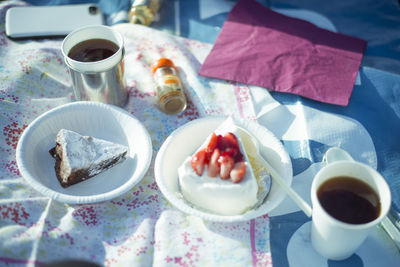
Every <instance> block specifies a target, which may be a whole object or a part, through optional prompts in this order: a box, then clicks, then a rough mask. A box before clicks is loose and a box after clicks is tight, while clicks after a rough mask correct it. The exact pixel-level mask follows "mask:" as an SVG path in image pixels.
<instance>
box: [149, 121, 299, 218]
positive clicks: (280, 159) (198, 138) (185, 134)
mask: <svg viewBox="0 0 400 267" xmlns="http://www.w3.org/2000/svg"><path fill="white" fill-rule="evenodd" d="M225 119H226V117H206V118H202V119H197V120H194V121H191V122H189V123H187V124H185V125H183V126H181V127H180V128H178V129H177V130H175V131H174V132H172V134H171V135H170V136H169V137H168V138H167V139H166V140H165V142H164V143H163V145H162V146H161V148H160V150H159V152H158V154H157V157H156V160H155V167H154V172H155V179H156V182H157V185H158V187H159V188H160V190H161V192H162V193H163V194H164V196H165V198H166V199H167V200H168V201H169V202H171V203H172V204H173V205H174V206H175V207H176V208H178V209H179V210H181V211H183V212H185V213H187V214H191V215H196V216H199V217H201V218H203V219H206V220H210V221H219V222H235V221H245V220H250V219H253V218H256V217H258V216H261V215H264V214H266V213H268V212H270V211H271V210H272V209H274V208H275V207H277V206H278V204H279V203H280V202H281V201H282V200H283V199H284V198H285V192H284V191H283V190H282V189H281V188H280V187H279V186H278V185H277V184H276V183H274V181H273V180H272V187H271V191H270V192H269V195H268V197H267V199H266V201H265V202H264V204H262V205H261V206H260V207H258V208H257V209H253V210H249V211H248V212H246V213H244V214H242V215H234V216H225V215H217V214H213V213H211V212H210V213H208V212H205V211H202V210H198V209H196V208H195V207H193V206H192V205H190V204H188V203H187V202H186V201H185V200H184V199H182V196H181V193H180V190H179V184H178V167H179V166H180V165H181V164H182V162H183V161H184V160H185V158H186V157H188V156H190V155H191V154H192V153H193V152H194V151H195V150H196V149H197V148H198V147H199V146H200V145H201V144H202V143H203V142H204V140H205V139H206V138H207V136H208V135H209V134H210V133H212V132H213V131H214V130H215V129H216V128H217V127H218V126H219V125H220V124H221V123H222V122H223V121H224V120H225ZM238 126H240V127H243V128H245V129H247V130H248V131H249V132H250V133H252V134H253V135H254V136H255V137H256V138H257V139H258V140H259V141H260V145H261V146H260V150H261V153H262V156H263V157H264V158H265V159H267V160H268V161H269V163H270V164H271V165H272V166H273V167H274V168H275V169H276V171H277V172H278V173H279V174H280V175H281V176H282V177H283V178H284V179H285V181H286V182H287V183H288V184H291V182H292V177H293V173H292V163H291V161H290V157H289V155H288V153H287V152H286V150H285V149H284V147H283V145H282V143H281V142H280V141H279V139H277V138H276V137H275V136H274V134H272V133H271V132H270V131H269V130H267V129H266V128H265V127H263V126H261V125H259V124H258V123H255V122H252V121H239V122H238Z"/></svg>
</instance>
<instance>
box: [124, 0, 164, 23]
mask: <svg viewBox="0 0 400 267" xmlns="http://www.w3.org/2000/svg"><path fill="white" fill-rule="evenodd" d="M161 3H162V0H135V1H133V3H132V6H131V9H130V10H129V22H131V23H133V24H142V25H145V26H148V25H150V24H151V23H152V22H153V20H154V18H155V16H156V14H157V12H158V10H159V8H160V6H161Z"/></svg>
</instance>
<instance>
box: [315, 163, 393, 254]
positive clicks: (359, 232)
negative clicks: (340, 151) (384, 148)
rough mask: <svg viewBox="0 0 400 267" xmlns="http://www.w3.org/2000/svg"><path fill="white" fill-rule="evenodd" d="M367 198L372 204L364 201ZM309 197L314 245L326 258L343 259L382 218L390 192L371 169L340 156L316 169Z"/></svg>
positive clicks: (354, 249)
mask: <svg viewBox="0 0 400 267" xmlns="http://www.w3.org/2000/svg"><path fill="white" fill-rule="evenodd" d="M352 179H355V180H352ZM360 181H361V182H360ZM346 191H350V192H348V193H346ZM349 193H350V195H349ZM324 194H325V195H324ZM367 200H368V202H369V203H370V204H373V205H369V204H368V205H367V202H365V201H367ZM311 201H312V204H313V213H312V228H311V242H312V245H313V247H314V249H315V250H316V251H317V252H318V253H319V254H320V255H322V256H324V257H326V258H328V259H331V260H344V259H346V258H348V257H350V256H351V255H352V254H353V253H354V252H355V251H356V250H357V249H358V248H359V246H360V245H361V244H362V243H363V242H364V240H365V239H366V238H367V236H368V234H369V232H370V231H371V230H372V229H373V228H374V227H375V226H376V225H377V224H379V223H380V222H381V221H382V220H383V219H384V217H385V216H386V214H387V213H388V210H389V208H390V205H391V194H390V189H389V186H388V184H387V183H386V181H385V179H384V178H383V177H382V176H381V175H380V174H379V173H378V172H377V171H376V170H375V169H373V168H371V167H370V166H368V165H366V164H363V163H360V162H356V161H353V160H340V161H336V162H333V163H329V164H327V165H326V166H325V167H323V168H322V169H321V170H320V171H319V172H318V173H317V175H316V176H315V178H314V180H313V183H312V186H311ZM376 203H377V204H376ZM343 207H345V208H343ZM372 207H373V208H372ZM371 208H372V209H371ZM360 211H363V212H360Z"/></svg>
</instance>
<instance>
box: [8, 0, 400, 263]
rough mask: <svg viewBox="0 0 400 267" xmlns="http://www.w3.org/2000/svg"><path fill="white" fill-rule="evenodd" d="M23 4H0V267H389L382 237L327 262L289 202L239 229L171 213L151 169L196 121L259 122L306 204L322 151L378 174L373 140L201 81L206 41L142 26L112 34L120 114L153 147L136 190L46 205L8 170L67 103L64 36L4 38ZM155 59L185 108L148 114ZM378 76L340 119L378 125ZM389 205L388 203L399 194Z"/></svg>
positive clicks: (321, 115)
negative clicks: (76, 266)
mask: <svg viewBox="0 0 400 267" xmlns="http://www.w3.org/2000/svg"><path fill="white" fill-rule="evenodd" d="M182 3H186V2H183V1H182ZM23 4H24V3H23V2H20V1H7V2H2V3H0V92H1V94H0V131H1V134H2V138H0V166H1V168H0V266H41V265H45V264H48V263H52V262H55V261H59V260H62V259H84V260H87V261H90V262H94V263H97V264H99V265H101V266H152V265H154V266H295V267H296V266H316V267H317V266H318V267H320V266H333V265H335V266H395V265H396V264H397V263H398V262H400V253H399V252H398V250H397V249H396V247H395V246H394V245H393V242H392V241H391V240H390V239H389V238H388V236H387V235H386V234H385V233H384V231H383V230H382V229H380V228H376V229H374V231H373V232H372V234H371V236H370V237H369V238H368V239H367V240H366V242H365V243H364V244H363V245H362V246H361V247H360V249H359V250H358V251H357V252H356V254H354V255H353V256H352V257H351V258H349V259H348V260H346V261H341V262H331V261H327V260H326V259H324V258H322V257H321V256H319V255H318V254H316V252H315V251H314V250H313V249H312V247H311V245H310V241H309V230H310V219H309V218H307V217H306V216H305V215H304V214H303V213H302V212H301V211H300V209H299V208H298V207H297V206H296V205H295V204H294V202H293V201H291V199H289V198H286V199H285V200H284V201H283V202H282V203H281V204H280V205H279V207H278V208H276V209H275V210H273V211H272V212H271V213H269V214H265V215H264V216H261V217H258V218H256V219H253V220H250V221H246V222H240V223H216V222H210V221H205V220H202V219H200V218H198V217H195V216H189V215H186V214H184V213H182V212H180V211H178V210H177V209H176V208H174V207H173V206H172V205H171V204H170V203H169V202H168V201H167V200H166V199H165V198H164V197H163V195H162V194H161V192H160V190H159V189H158V187H157V183H156V182H155V179H154V172H153V167H154V160H155V157H156V155H157V152H158V150H159V149H160V147H161V145H162V143H163V142H164V140H165V139H166V138H167V137H168V136H169V134H170V133H171V132H172V131H173V130H175V129H177V128H178V127H179V126H181V125H183V124H185V123H186V122H189V121H191V120H194V119H196V118H200V117H204V116H207V115H233V116H236V117H239V118H244V119H248V120H257V121H258V123H260V124H261V125H263V126H265V127H267V128H268V129H269V130H271V131H272V132H273V133H274V134H275V135H276V136H277V137H278V138H279V139H281V140H282V143H283V144H284V146H285V148H286V150H287V151H288V152H289V154H290V157H291V160H292V165H293V174H294V177H293V182H292V186H293V188H294V189H295V190H296V191H297V192H298V193H299V194H300V195H301V196H302V197H303V198H304V199H305V200H306V201H308V202H309V203H310V196H309V191H310V185H311V182H312V178H313V177H314V175H315V173H316V172H317V171H318V170H319V169H320V168H321V167H322V166H323V164H322V163H321V160H322V157H323V154H324V153H325V151H326V150H327V149H328V148H329V147H332V146H340V147H341V148H343V149H345V150H347V151H348V152H349V153H350V154H351V155H352V156H353V157H354V158H355V159H356V160H359V161H362V162H365V163H367V164H369V165H371V166H373V167H375V168H377V166H378V167H379V163H380V161H379V158H377V155H376V151H375V146H376V144H378V145H379V140H378V143H377V141H376V140H372V138H371V136H370V134H369V133H368V131H367V130H368V129H371V125H369V124H368V123H365V122H364V124H365V125H366V127H367V129H366V128H364V126H363V124H361V123H360V122H358V121H357V120H355V119H352V118H349V117H346V116H342V115H337V114H333V113H330V112H329V111H330V108H327V107H326V106H324V105H318V104H316V103H312V104H308V105H307V104H304V103H303V101H300V100H299V101H296V99H297V98H295V97H294V99H295V100H293V99H291V96H288V95H280V94H272V96H273V97H272V96H271V94H269V93H268V91H267V90H265V89H263V88H259V87H248V86H246V85H243V84H237V83H231V82H228V81H221V80H212V79H206V78H203V77H200V76H199V75H198V71H199V69H200V65H201V63H202V62H203V61H204V59H205V57H206V56H207V55H208V53H209V51H210V50H211V47H212V45H211V44H205V43H202V42H198V41H193V40H189V39H184V38H179V37H176V36H172V35H168V34H166V33H163V32H160V31H157V30H153V29H150V28H146V27H143V26H137V25H136V26H135V25H127V24H121V25H117V26H114V28H115V29H116V30H118V31H120V32H121V33H122V34H123V36H124V39H125V47H126V55H125V74H126V80H127V86H128V89H129V101H128V103H127V105H126V106H125V107H124V108H125V109H126V110H127V111H128V112H130V113H131V114H132V115H134V116H135V117H137V118H138V119H139V120H140V121H141V122H142V123H143V124H144V125H145V127H146V128H147V130H148V132H149V133H150V136H151V139H152V144H153V159H152V162H151V165H150V168H149V170H148V172H147V173H146V175H145V176H144V178H143V179H142V181H141V182H140V183H138V184H137V185H136V186H135V187H134V188H132V189H131V190H130V191H129V192H128V193H126V194H124V195H122V196H119V197H117V198H115V199H112V200H110V201H106V202H103V203H96V204H85V205H67V204H63V203H60V202H56V201H53V200H51V199H49V198H47V197H45V196H43V195H41V194H39V193H37V192H36V191H34V190H33V189H31V187H29V186H28V185H27V184H26V182H25V180H24V179H23V178H22V177H21V175H20V173H19V171H18V167H17V165H16V160H15V149H16V146H17V143H18V139H19V137H20V135H21V133H22V132H23V130H24V129H25V128H26V127H27V125H29V123H30V122H31V121H33V120H34V119H35V118H36V117H38V116H39V115H40V114H43V113H44V112H46V111H48V110H50V109H52V108H55V107H57V106H59V105H62V104H65V103H69V102H73V101H75V100H74V97H73V93H72V84H71V79H70V76H69V73H68V70H67V67H66V66H65V64H64V62H63V59H62V55H61V51H60V46H61V42H62V39H43V40H39V39H37V40H25V41H15V40H10V39H8V38H7V37H6V36H5V32H4V27H5V25H4V18H5V12H6V10H7V9H8V8H10V7H11V6H15V5H23ZM161 56H166V57H170V58H171V59H172V60H173V61H174V62H175V63H176V65H178V66H179V74H180V77H181V78H182V81H183V83H184V86H185V90H186V95H187V97H188V103H189V105H188V108H187V109H186V110H185V111H184V112H183V113H181V114H179V115H174V116H170V115H165V114H163V113H162V112H161V111H159V110H158V109H157V105H156V93H155V90H154V82H153V79H152V76H151V73H150V71H149V68H150V65H151V63H152V62H153V61H154V60H156V59H158V58H159V57H161ZM377 76H379V77H382V76H385V77H386V78H385V79H387V80H388V81H390V82H391V83H390V84H392V85H393V86H392V87H393V88H396V86H398V85H396V84H398V81H399V80H400V77H397V76H395V75H388V74H387V73H383V72H377V71H376V70H373V69H371V68H368V67H362V68H361V69H360V72H359V81H358V84H356V86H355V90H354V93H353V95H354V97H355V98H354V99H355V100H357V99H365V100H362V101H361V100H358V102H357V101H356V102H354V100H353V101H352V102H351V103H350V105H349V107H348V108H347V109H345V110H349V115H351V114H352V112H353V111H354V109H355V108H357V111H358V112H360V113H361V112H362V113H363V114H364V113H365V114H367V115H369V116H373V117H374V118H375V117H376V118H378V117H382V116H384V115H382V114H380V113H379V114H378V113H377V112H376V110H380V109H375V107H374V106H373V103H370V102H367V101H369V99H368V98H365V95H364V94H370V95H372V96H374V94H377V93H383V92H385V93H386V92H387V90H386V87H385V86H384V85H379V84H378V85H376V86H371V85H370V84H371V83H370V82H369V81H370V80H374V81H375V80H378V78H379V77H377ZM375 98H376V97H375ZM375 98H374V99H375ZM390 99H392V97H391V98H390ZM394 99H396V98H394ZM276 100H279V102H277V101H276ZM363 101H364V102H367V103H364V102H363ZM304 102H306V103H307V101H304ZM393 103H394V104H393V105H392V106H393V107H394V108H397V107H398V103H397V105H395V103H396V102H395V100H393ZM357 105H358V106H357ZM313 106H318V109H317V108H313ZM355 106H356V107H355ZM360 106H361V107H360ZM331 109H332V110H333V111H335V109H334V108H331ZM322 110H325V111H322ZM336 111H337V110H336ZM339 113H340V112H339ZM343 113H345V115H347V114H346V112H343ZM396 114H398V113H396ZM374 143H375V146H374ZM377 147H378V148H379V146H377ZM390 166H392V165H390ZM384 167H386V165H385V166H384ZM381 168H382V167H381ZM378 169H379V168H378ZM386 169H387V168H386ZM392 169H395V168H391V169H390V170H392ZM386 176H387V177H389V178H392V176H390V175H386ZM386 176H385V177H386ZM394 181H395V180H394V179H390V182H392V183H393V182H394ZM393 196H394V197H398V193H397V191H393Z"/></svg>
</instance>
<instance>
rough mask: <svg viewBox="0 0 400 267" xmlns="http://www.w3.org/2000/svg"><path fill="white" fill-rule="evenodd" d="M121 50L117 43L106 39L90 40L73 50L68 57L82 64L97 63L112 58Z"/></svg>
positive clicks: (77, 45) (79, 44)
mask: <svg viewBox="0 0 400 267" xmlns="http://www.w3.org/2000/svg"><path fill="white" fill-rule="evenodd" d="M118 49H119V46H118V45H116V44H115V43H113V42H111V41H109V40H105V39H89V40H86V41H82V42H80V43H78V44H76V45H75V46H73V47H72V48H71V50H70V51H69V53H68V57H69V58H71V59H73V60H76V61H81V62H95V61H100V60H103V59H106V58H108V57H111V56H112V55H114V54H115V52H117V51H118Z"/></svg>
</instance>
